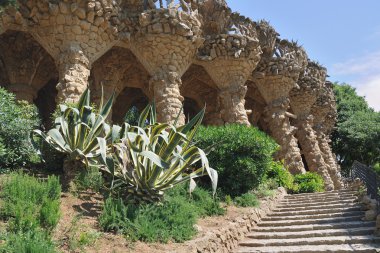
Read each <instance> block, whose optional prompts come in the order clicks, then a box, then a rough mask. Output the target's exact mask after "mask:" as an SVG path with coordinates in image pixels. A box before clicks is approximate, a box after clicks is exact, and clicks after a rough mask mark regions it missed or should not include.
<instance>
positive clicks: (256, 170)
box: [195, 125, 278, 197]
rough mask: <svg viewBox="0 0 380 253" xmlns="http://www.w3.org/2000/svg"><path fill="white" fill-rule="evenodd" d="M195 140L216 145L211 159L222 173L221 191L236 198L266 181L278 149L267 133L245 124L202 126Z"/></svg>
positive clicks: (203, 146)
mask: <svg viewBox="0 0 380 253" xmlns="http://www.w3.org/2000/svg"><path fill="white" fill-rule="evenodd" d="M195 140H196V142H197V143H198V145H199V146H200V147H201V148H204V149H207V148H208V147H211V146H214V148H213V149H212V150H211V151H210V152H209V154H208V159H209V161H210V164H211V165H212V166H213V167H214V169H216V170H217V171H218V173H219V186H220V188H221V190H222V191H223V192H224V193H225V194H229V195H231V196H232V197H234V196H238V195H241V194H244V193H246V192H248V191H249V190H251V189H255V188H257V187H258V185H259V184H260V183H262V182H263V179H264V176H265V173H266V172H267V170H269V169H270V167H271V163H272V160H273V159H272V155H273V153H274V152H275V151H276V150H277V148H278V145H277V144H276V143H275V142H274V141H273V140H272V139H271V138H270V137H268V136H267V135H266V134H265V133H263V132H261V131H259V130H258V129H256V128H254V127H249V128H248V127H246V126H241V125H227V126H223V127H214V126H210V127H201V128H200V129H199V132H198V134H197V136H196V138H195Z"/></svg>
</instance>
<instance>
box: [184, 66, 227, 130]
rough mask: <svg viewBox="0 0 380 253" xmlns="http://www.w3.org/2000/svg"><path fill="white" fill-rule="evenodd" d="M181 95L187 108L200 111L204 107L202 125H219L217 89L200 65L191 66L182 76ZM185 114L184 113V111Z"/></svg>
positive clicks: (221, 122)
mask: <svg viewBox="0 0 380 253" xmlns="http://www.w3.org/2000/svg"><path fill="white" fill-rule="evenodd" d="M180 89H181V95H182V96H184V97H185V101H184V102H185V105H186V106H187V108H189V109H191V110H194V109H196V108H197V107H198V109H199V110H200V109H201V108H203V106H206V115H205V118H204V120H203V123H204V124H206V125H221V124H223V121H222V120H221V115H220V105H219V104H220V102H219V96H218V93H219V89H218V88H217V86H216V84H215V83H214V81H213V80H212V79H211V77H210V76H209V74H208V73H207V71H206V70H205V69H204V68H203V67H202V66H200V65H196V64H192V65H191V66H190V67H189V69H188V70H187V71H186V72H185V74H184V75H183V76H182V86H181V87H180ZM185 113H186V111H185Z"/></svg>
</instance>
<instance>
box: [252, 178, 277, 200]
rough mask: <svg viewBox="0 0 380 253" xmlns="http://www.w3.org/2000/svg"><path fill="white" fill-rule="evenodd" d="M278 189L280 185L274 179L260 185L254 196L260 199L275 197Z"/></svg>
mask: <svg viewBox="0 0 380 253" xmlns="http://www.w3.org/2000/svg"><path fill="white" fill-rule="evenodd" d="M277 188H278V184H277V182H276V180H274V179H267V180H266V181H265V182H264V183H262V184H260V185H259V186H258V187H257V189H256V190H254V194H255V195H256V196H257V197H258V198H265V197H273V196H274V195H275V191H274V190H275V189H277Z"/></svg>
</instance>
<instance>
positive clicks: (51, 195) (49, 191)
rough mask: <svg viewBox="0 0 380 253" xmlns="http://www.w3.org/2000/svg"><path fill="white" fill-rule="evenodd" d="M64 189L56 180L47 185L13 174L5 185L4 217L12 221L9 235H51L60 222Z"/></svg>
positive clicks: (26, 176) (40, 181)
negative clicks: (43, 232) (38, 231)
mask: <svg viewBox="0 0 380 253" xmlns="http://www.w3.org/2000/svg"><path fill="white" fill-rule="evenodd" d="M60 193H61V186H60V184H59V180H58V178H57V177H55V176H52V177H49V178H48V179H47V180H46V181H42V180H39V179H36V178H34V177H32V176H28V175H25V174H21V173H12V174H10V175H9V177H8V178H7V179H5V180H4V182H3V189H2V193H1V197H2V199H3V203H2V208H1V214H2V217H3V218H5V219H6V220H8V221H9V228H8V230H9V231H12V232H15V233H16V232H24V233H27V232H28V231H34V230H36V229H39V228H43V229H46V230H48V231H50V230H51V229H52V228H54V227H55V226H56V225H57V223H58V220H59V217H60V211H59V204H60Z"/></svg>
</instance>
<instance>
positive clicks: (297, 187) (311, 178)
mask: <svg viewBox="0 0 380 253" xmlns="http://www.w3.org/2000/svg"><path fill="white" fill-rule="evenodd" d="M324 188H325V187H324V182H323V178H322V177H321V176H320V175H318V174H316V173H312V172H306V173H305V174H298V175H295V177H294V187H293V190H292V191H293V193H308V192H323V191H324Z"/></svg>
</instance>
